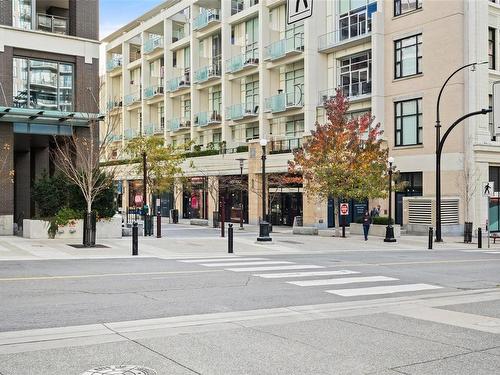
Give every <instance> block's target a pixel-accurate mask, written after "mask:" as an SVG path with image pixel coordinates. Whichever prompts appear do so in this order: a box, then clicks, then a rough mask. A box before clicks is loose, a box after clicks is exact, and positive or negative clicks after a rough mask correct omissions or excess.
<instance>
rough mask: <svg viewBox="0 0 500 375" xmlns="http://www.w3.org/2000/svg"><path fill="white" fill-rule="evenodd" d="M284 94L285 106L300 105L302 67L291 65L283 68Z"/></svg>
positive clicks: (302, 77) (302, 85) (302, 83)
mask: <svg viewBox="0 0 500 375" xmlns="http://www.w3.org/2000/svg"><path fill="white" fill-rule="evenodd" d="M285 69H286V70H285V93H286V96H287V97H286V102H287V105H290V104H291V105H297V104H301V103H302V100H303V99H304V98H303V95H302V93H303V91H304V66H303V65H302V64H292V65H291V66H287V67H286V68H285Z"/></svg>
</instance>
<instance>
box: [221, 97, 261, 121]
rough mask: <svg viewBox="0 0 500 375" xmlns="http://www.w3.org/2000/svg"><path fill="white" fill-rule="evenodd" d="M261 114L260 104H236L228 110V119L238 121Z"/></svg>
mask: <svg viewBox="0 0 500 375" xmlns="http://www.w3.org/2000/svg"><path fill="white" fill-rule="evenodd" d="M258 114H259V103H254V102H248V103H239V104H234V105H232V106H229V107H227V108H226V119H227V120H233V121H238V120H242V119H244V118H248V117H255V116H257V115H258Z"/></svg>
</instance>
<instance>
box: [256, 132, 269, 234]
mask: <svg viewBox="0 0 500 375" xmlns="http://www.w3.org/2000/svg"><path fill="white" fill-rule="evenodd" d="M260 146H261V147H262V219H261V221H260V224H259V237H257V241H259V242H268V241H272V239H271V237H269V223H268V222H267V221H266V195H267V194H266V146H267V139H261V140H260Z"/></svg>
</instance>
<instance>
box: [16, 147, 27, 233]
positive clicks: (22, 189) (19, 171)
mask: <svg viewBox="0 0 500 375" xmlns="http://www.w3.org/2000/svg"><path fill="white" fill-rule="evenodd" d="M14 168H15V171H16V174H15V191H16V192H15V220H16V221H17V223H18V224H19V225H22V220H23V219H29V218H30V217H31V198H30V196H31V191H30V190H31V189H30V187H31V153H30V152H29V151H26V152H18V153H16V156H15V160H14Z"/></svg>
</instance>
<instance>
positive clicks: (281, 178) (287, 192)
mask: <svg viewBox="0 0 500 375" xmlns="http://www.w3.org/2000/svg"><path fill="white" fill-rule="evenodd" d="M302 192H303V187H302V177H300V176H293V175H289V174H274V175H271V176H269V201H268V204H269V212H270V220H271V224H272V225H285V226H293V221H294V219H295V217H297V216H302V212H303V199H302Z"/></svg>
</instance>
